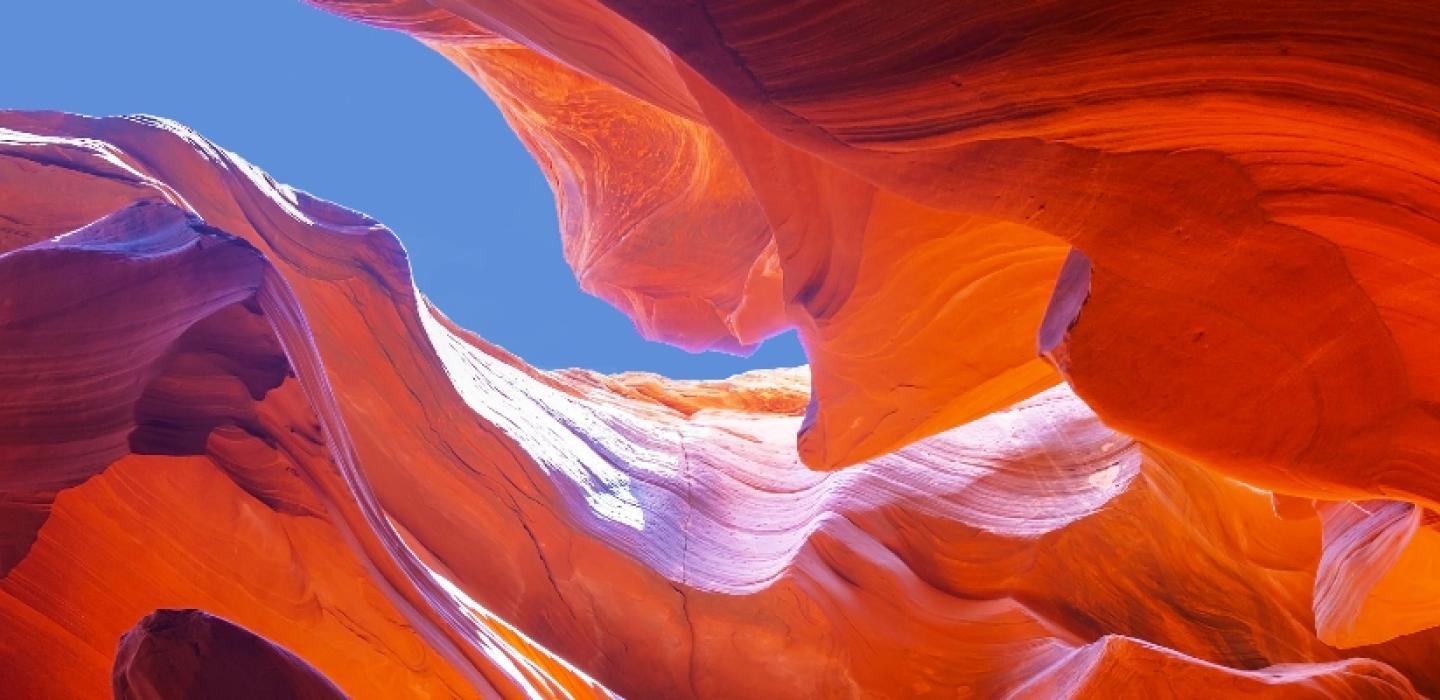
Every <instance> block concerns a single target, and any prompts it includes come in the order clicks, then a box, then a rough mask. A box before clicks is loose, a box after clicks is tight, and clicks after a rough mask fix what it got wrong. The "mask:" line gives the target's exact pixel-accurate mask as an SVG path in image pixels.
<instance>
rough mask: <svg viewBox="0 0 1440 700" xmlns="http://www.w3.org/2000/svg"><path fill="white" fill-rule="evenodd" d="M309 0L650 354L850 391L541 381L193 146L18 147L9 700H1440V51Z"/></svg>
mask: <svg viewBox="0 0 1440 700" xmlns="http://www.w3.org/2000/svg"><path fill="white" fill-rule="evenodd" d="M319 4H320V5H321V6H323V7H325V8H326V9H330V10H332V11H336V12H339V13H341V14H345V15H348V16H351V17H355V18H357V19H360V20H361V21H365V22H369V23H372V24H376V25H380V26H384V27H387V28H391V29H399V30H402V31H406V32H409V33H411V34H413V35H415V36H417V37H419V38H420V39H421V40H423V41H424V42H426V43H427V44H428V45H430V46H432V47H433V48H434V49H435V50H437V51H439V52H440V53H442V54H444V55H445V56H446V57H448V58H449V59H451V60H452V61H453V62H455V63H456V64H457V65H458V66H459V67H460V68H461V69H463V70H465V71H466V72H468V73H470V74H471V75H472V76H474V77H475V78H476V80H477V82H479V83H480V85H481V86H482V87H483V88H484V89H485V90H486V91H487V92H488V93H489V94H490V95H491V96H492V97H493V98H494V99H495V100H496V102H497V104H498V105H499V106H500V108H501V109H502V110H503V111H504V113H505V114H506V116H507V118H508V119H509V121H510V123H511V124H512V125H513V126H514V127H515V129H516V131H517V133H518V134H519V135H520V137H521V138H522V140H524V141H525V143H526V144H527V146H528V147H529V148H530V149H531V151H532V152H533V153H534V154H535V155H536V158H537V161H538V162H539V163H540V165H541V167H542V168H543V169H544V171H545V172H546V173H547V175H548V176H549V178H550V180H551V183H552V185H553V186H554V188H555V192H556V196H557V202H558V206H559V209H560V220H561V226H562V231H561V235H562V236H563V240H564V253H565V256H566V259H567V261H568V262H569V263H570V264H571V266H572V267H573V268H574V269H575V272H576V275H577V278H578V279H579V281H580V284H581V286H582V287H584V288H585V289H586V290H589V291H591V292H592V293H595V294H597V295H599V296H601V297H603V298H605V299H607V300H608V301H610V302H611V303H613V304H615V305H616V306H617V307H619V308H621V309H622V310H624V311H626V312H627V313H628V314H630V315H631V316H632V318H634V319H635V321H636V326H637V328H638V329H639V331H640V332H642V333H644V334H646V335H647V336H649V337H652V338H655V339H659V340H664V341H667V342H671V343H675V344H677V345H681V346H684V347H687V348H690V349H696V350H698V349H707V348H709V349H723V350H729V351H736V352H744V351H746V350H747V349H748V348H750V347H753V346H754V344H756V343H758V342H760V341H762V340H763V339H764V338H765V337H767V336H769V335H771V334H773V333H775V332H777V331H779V330H781V329H784V328H788V327H795V328H798V329H799V331H800V334H801V337H802V339H803V341H804V343H805V346H806V350H807V354H808V355H809V358H810V360H811V365H810V367H809V368H808V369H793V370H765V371H759V372H754V373H748V374H744V375H740V376H737V377H733V378H731V379H729V380H723V381H715V382H680V381H671V380H667V379H665V378H663V377H657V376H654V375H644V374H624V375H615V376H604V375H598V374H595V373H591V372H587V371H584V370H564V371H556V372H546V371H540V370H537V369H534V368H531V367H529V366H528V365H526V364H525V363H524V361H523V360H522V359H520V358H516V357H513V356H511V355H509V354H507V353H505V352H504V351H503V350H501V349H500V348H497V347H495V346H493V345H491V344H489V343H487V342H485V341H484V340H482V339H480V338H479V337H477V336H475V335H473V334H471V333H469V332H468V331H465V330H464V329H461V328H458V327H457V326H455V325H454V324H453V323H451V322H450V321H448V320H447V319H446V318H445V317H444V316H443V315H441V314H440V313H439V312H438V311H437V310H435V309H434V308H433V307H432V306H431V305H430V304H429V303H428V302H427V301H426V300H425V298H424V297H423V296H422V295H421V294H420V293H419V292H418V291H417V290H416V288H415V286H414V284H413V282H412V280H411V278H410V273H409V268H408V264H407V261H406V258H405V254H404V250H403V248H402V247H401V246H400V244H399V242H398V240H397V239H396V237H395V236H394V235H393V234H392V233H391V232H390V231H389V230H387V229H385V228H384V227H383V226H382V225H381V224H379V223H378V222H376V221H374V220H372V219H370V218H368V217H365V216H364V215H362V214H359V213H357V212H354V211H352V210H349V209H345V208H343V207H340V206H338V205H335V204H332V203H329V202H325V201H322V200H320V199H317V198H315V197H312V196H310V195H308V194H306V193H304V192H300V191H298V190H294V189H292V188H289V187H286V186H284V185H281V184H278V183H276V182H275V181H273V180H272V179H271V178H269V177H268V176H267V175H265V174H264V173H263V172H261V171H260V170H258V169H257V168H255V167H254V166H252V165H250V164H249V163H247V162H245V161H244V160H243V159H241V158H240V157H239V156H237V155H235V154H232V153H229V152H227V151H225V150H224V149H222V148H220V147H218V146H216V145H214V144H212V143H210V142H208V141H206V140H205V139H203V138H202V137H200V136H199V135H197V134H195V133H194V132H192V131H190V130H188V129H186V128H185V127H183V126H180V125H178V124H175V123H173V122H169V121H166V120H163V119H156V118H151V117H126V118H107V119H92V118H87V117H79V116H74V115H65V114H57V113H23V112H6V113H0V382H3V386H5V387H6V392H5V393H4V394H3V395H0V619H3V620H4V621H5V623H6V626H7V632H6V634H5V635H3V636H0V669H3V670H4V674H3V675H4V678H5V679H6V683H7V686H8V688H7V689H8V690H9V691H10V692H12V693H15V694H17V695H19V696H21V697H37V698H46V697H57V698H58V697H90V696H96V695H101V696H103V695H104V694H105V693H106V692H109V690H107V689H110V688H112V669H113V670H114V673H115V674H117V675H115V676H113V679H115V680H114V682H115V683H119V680H118V679H120V678H130V679H135V681H136V682H135V683H132V684H131V685H130V686H127V687H140V685H143V683H141V682H140V679H146V678H155V677H158V675H157V673H158V672H157V671H155V669H154V668H152V667H149V666H146V665H145V664H143V663H139V661H140V658H139V655H138V654H137V648H138V647H137V645H142V646H143V645H144V644H162V645H164V644H171V645H174V644H175V639H179V640H181V641H183V640H184V639H189V637H186V636H185V635H180V636H179V637H175V639H171V640H170V641H160V640H161V639H162V638H165V637H164V635H159V636H158V637H157V636H156V634H154V633H155V632H157V631H163V630H160V629H159V628H157V627H156V624H157V621H161V620H163V619H169V618H167V617H166V615H169V614H170V613H157V615H159V617H151V618H146V619H147V620H148V621H149V622H147V623H145V624H144V625H142V630H141V632H136V633H133V634H132V635H131V636H128V637H126V641H125V642H124V643H123V644H121V646H120V648H119V658H118V659H117V647H116V644H117V640H120V639H121V636H122V634H125V633H126V631H127V630H130V629H131V628H132V626H133V625H134V624H135V621H136V620H138V619H141V618H144V617H145V616H146V615H148V614H150V613H151V611H154V610H156V609H190V608H194V609H198V610H204V611H207V613H208V615H206V614H203V613H198V612H197V613H192V614H189V617H187V618H186V619H187V620H189V622H186V623H185V624H187V625H188V624H190V622H196V621H198V622H196V624H198V625H199V626H200V628H203V630H201V631H204V630H209V631H205V632H204V634H212V633H213V634H215V635H221V636H223V637H224V638H225V639H231V640H232V641H233V640H239V639H241V638H243V639H244V642H243V644H242V643H240V642H238V641H236V642H235V644H236V645H238V646H236V647H235V648H236V649H239V648H240V647H243V648H244V649H245V650H248V651H243V652H242V651H236V652H234V653H231V652H229V651H224V650H226V649H230V648H231V647H230V646H227V644H229V643H228V642H227V643H226V644H218V645H210V646H207V645H206V644H199V643H198V642H197V644H198V646H189V645H186V647H187V648H189V649H191V650H192V651H196V652H197V653H198V652H207V653H205V654H200V656H203V657H204V659H203V660H201V659H199V657H197V658H196V659H190V660H188V661H185V662H184V663H183V664H182V665H183V666H185V667H186V668H192V669H200V668H210V669H215V670H217V672H218V673H220V674H221V675H219V676H216V677H219V678H225V677H228V676H225V675H224V674H234V673H240V672H241V669H246V668H255V666H254V665H253V664H256V663H263V664H270V667H272V668H285V669H289V670H286V671H284V672H280V671H277V672H275V673H274V674H267V677H268V678H270V679H271V680H275V681H276V682H277V683H278V682H281V681H283V680H284V679H285V678H290V679H292V680H295V679H301V678H303V679H305V680H296V683H299V684H300V685H303V686H304V687H305V688H312V689H320V688H323V689H324V690H318V691H317V692H321V693H326V692H332V691H333V692H334V693H343V694H345V695H348V696H350V697H411V696H414V697H505V698H510V697H609V696H612V695H624V696H630V697H704V698H709V697H837V698H839V697H897V698H898V697H907V698H909V697H937V698H938V697H946V698H949V697H956V696H961V697H1018V698H1032V697H1033V698H1052V697H1097V698H1098V697H1116V696H1123V695H1140V694H1144V695H1157V696H1163V697H1195V696H1206V697H1210V696H1215V695H1244V696H1251V695H1262V696H1273V697H1316V696H1321V697H1342V698H1346V697H1348V698H1370V697H1394V698H1408V697H1422V696H1434V695H1436V694H1440V670H1437V669H1436V667H1435V665H1434V661H1433V660H1434V658H1435V654H1436V652H1437V650H1440V632H1437V631H1436V629H1435V627H1434V625H1435V623H1436V622H1437V620H1440V609H1437V608H1436V606H1435V604H1434V602H1433V600H1432V599H1433V598H1434V592H1435V591H1436V590H1437V588H1436V587H1437V585H1440V584H1437V581H1440V570H1437V568H1436V564H1435V562H1436V561H1437V558H1436V556H1437V555H1436V548H1437V546H1440V544H1437V543H1440V539H1437V538H1440V534H1437V523H1436V516H1435V514H1434V513H1435V510H1436V508H1437V504H1440V479H1437V478H1436V477H1437V474H1436V464H1440V461H1437V457H1440V438H1437V437H1436V436H1437V435H1440V410H1437V409H1436V407H1437V406H1440V365H1437V363H1436V362H1435V360H1434V358H1433V357H1432V355H1433V352H1430V351H1431V350H1433V349H1434V340H1433V339H1434V338H1435V337H1436V331H1437V330H1440V323H1437V321H1440V304H1437V302H1436V299H1440V283H1437V281H1436V280H1440V252H1437V241H1440V224H1437V221H1440V184H1437V183H1440V157H1437V154H1440V143H1437V141H1440V136H1437V134H1440V113H1437V111H1436V105H1440V79H1437V77H1436V76H1440V52H1437V51H1436V50H1435V47H1436V46H1440V15H1436V13H1434V12H1433V9H1432V8H1429V7H1428V6H1427V5H1426V4H1425V3H1415V2H1403V1H1402V2H1390V3H1381V4H1379V5H1375V6H1374V7H1368V8H1366V9H1365V11H1363V12H1361V11H1358V10H1357V9H1356V8H1355V7H1354V6H1352V5H1349V4H1345V3H1325V2H1321V3H1316V2H1290V1H1289V0H1282V1H1280V2H1275V3H1270V4H1269V5H1267V6H1266V7H1263V8H1258V7H1256V6H1255V5H1254V3H1240V2H1229V1H1228V0H1216V1H1215V2H1208V3H1200V4H1195V3H1189V4H1187V3H1169V2H1166V3H1159V4H1156V3H1148V4H1147V3H1133V2H1125V1H1120V0H1116V1H1115V2H1105V3H1100V4H1087V5H1083V6H1082V5H1075V4H1072V5H1063V4H1054V3H1050V4H1045V3H1021V4H1011V5H1007V6H1004V7H995V6H981V4H976V3H968V2H955V3H933V2H919V1H916V2H901V3H898V4H897V3H874V2H863V1H860V0H856V1H854V2H851V1H843V2H832V1H829V0H827V1H825V2H820V1H819V0H816V1H815V2H809V1H802V2H794V3H787V4H783V5H775V4H773V3H755V2H750V1H748V0H689V1H677V2H671V3H653V2H630V1H629V0H535V1H534V2H527V3H523V4H522V3H514V2H505V1H502V0H464V1H463V2H447V3H435V4H434V5H431V4H430V3H428V2H424V1H422V0H407V1H400V2H397V1H387V0H374V1H371V0H323V1H322V2H319ZM1062 380H1063V381H1062ZM797 435H798V441H797V438H796V436H797ZM77 611H79V612H78V613H77ZM219 618H223V620H226V621H229V623H224V622H222V621H221V620H220V619H219ZM230 623H233V625H238V626H239V628H243V629H244V630H249V631H250V632H251V633H253V634H254V635H258V636H250V635H249V633H244V632H243V631H242V630H240V629H238V628H235V627H231V626H230ZM146 625H148V627H147V626H146ZM160 627H164V628H165V629H169V630H170V631H172V632H173V631H175V629H178V628H170V627H166V626H165V625H161V626H160ZM186 629H189V628H188V627H187V628H186ZM197 629H199V628H197ZM147 630H148V631H147ZM192 631H194V630H192ZM185 634H190V632H186V633H185ZM196 634H200V632H196ZM234 635H241V636H234ZM172 636H173V635H172ZM191 636H192V637H194V636H195V635H193V634H192V635H191ZM202 636H203V635H202ZM195 638H196V639H199V637H195ZM207 638H210V637H207ZM214 638H215V639H218V638H219V637H214ZM176 648H177V649H180V647H178V646H177V647H176ZM280 649H284V650H288V651H285V652H282V651H279V650H280ZM217 650H219V651H217ZM180 651H184V649H180ZM202 661H203V663H202ZM177 663H178V662H177ZM312 669H313V670H312ZM292 671H293V672H294V673H298V674H299V675H297V676H293V677H292V676H288V675H285V674H289V673H291V672H292ZM197 677H198V676H197ZM127 682H128V681H127ZM145 682H150V681H145ZM115 687H116V688H118V687H119V686H118V685H117V686H115ZM145 687H147V688H156V689H157V690H156V691H155V692H156V693H158V695H159V696H171V695H174V694H176V693H183V691H182V690H179V689H178V686H174V687H172V686H165V685H153V684H152V685H149V686H145ZM299 688H300V686H294V690H295V692H297V693H298V692H301V691H300V690H299ZM127 692H128V691H127ZM146 692H149V691H146ZM275 692H288V691H285V690H283V689H282V690H277V691H275Z"/></svg>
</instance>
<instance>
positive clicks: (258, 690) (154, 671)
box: [113, 610, 345, 700]
mask: <svg viewBox="0 0 1440 700" xmlns="http://www.w3.org/2000/svg"><path fill="white" fill-rule="evenodd" d="M113 682H114V689H115V698H116V700H166V699H169V698H195V699H196V700H200V699H201V698H206V699H211V700H226V699H228V698H233V699H235V700H252V699H253V698H296V699H297V700H343V699H344V697H345V696H344V695H343V694H341V692H340V690H339V689H338V688H336V687H335V686H334V685H333V684H331V683H330V681H328V680H326V679H325V677H324V676H321V675H320V674H318V673H316V672H315V669H313V668H310V666H309V665H308V664H306V663H305V662H304V661H303V660H301V659H299V658H298V657H296V656H295V655H294V654H291V653H290V652H288V651H286V650H284V649H281V648H280V647H277V646H275V645H273V644H271V643H270V642H267V641H265V640H264V639H261V638H260V637H257V636H255V635H254V634H252V633H250V632H249V631H248V630H245V629H243V628H240V627H236V626H235V625H233V624H231V623H229V622H226V621H225V620H222V619H220V618H218V617H214V616H212V615H206V614H205V613H203V612H201V611H199V610H157V611H155V612H153V613H151V614H149V615H146V616H145V619H143V620H141V621H140V622H138V623H136V624H135V628H134V629H132V630H130V631H129V632H126V633H125V636H123V637H121V638H120V648H119V650H118V652H117V653H116V658H115V671H114V680H113Z"/></svg>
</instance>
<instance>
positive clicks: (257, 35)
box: [0, 0, 805, 378]
mask: <svg viewBox="0 0 1440 700" xmlns="http://www.w3.org/2000/svg"><path fill="white" fill-rule="evenodd" d="M10 5H11V6H9V7H7V8H6V10H5V21H4V23H3V26H0V65H3V66H5V69H4V70H3V71H0V107H6V108H18V109H60V110H65V111H70V112H80V113H84V114H93V115H103V114H129V113H137V112H143V113H148V114H155V115H159V116H163V117H169V118H171V119H175V120H176V121H179V122H182V123H184V124H187V125H189V126H190V127H192V128H194V129H196V130H198V131H199V132H200V133H202V134H204V135H205V136H206V137H208V138H209V139H210V140H212V141H215V142H216V143H219V144H220V145H222V146H224V147H226V148H228V149H230V150H232V151H235V152H237V153H239V154H241V155H243V156H244V157H245V158H246V159H248V160H250V161H251V162H253V163H255V164H256V165H259V166H260V167H262V168H264V169H265V170H267V171H269V172H270V173H271V174H272V175H274V176H275V178H276V179H277V180H280V181H282V182H287V183H289V184H291V185H294V186H296V187H299V188H301V189H305V190H308V191H309V192H311V193H313V194H315V195H317V196H320V197H324V198H326V199H331V200H334V201H336V202H339V203H341V204H344V205H346V206H349V207H351V208H354V209H359V210H361V211H364V212H366V213H368V214H370V215H371V216H374V217H376V218H378V219H379V220H381V221H383V222H385V224H386V225H388V226H389V227H390V228H391V229H393V230H394V231H395V232H396V233H397V234H398V235H399V236H400V239H401V240H402V241H404V243H405V246H406V248H407V249H408V250H409V251H410V258H411V264H412V265H413V267H414V269H415V275H416V279H417V282H418V284H419V286H420V289H421V290H423V291H424V292H425V293H426V294H427V295H429V296H430V298H431V299H433V300H434V301H435V303H436V304H437V305H439V306H440V308H441V309H442V310H444V311H445V313H446V314H448V315H450V317H451V318H453V319H454V320H455V321H456V322H458V323H460V324H461V325H463V326H465V327H466V328H470V329H472V330H474V331H476V332H478V333H480V334H481V335H482V336H484V337H486V338H488V339H489V340H491V341H493V342H496V343H499V344H500V345H502V346H504V347H506V348H508V349H509V350H511V351H512V352H515V353H517V354H519V355H520V356H521V357H523V358H525V359H526V360H527V361H529V362H531V363H532V364H534V365H536V366H539V367H543V368H558V367H587V368H590V369H596V370H601V371H606V372H614V371H621V370H648V371H653V372H660V373H662V374H666V375H669V376H673V377H694V378H699V377H723V376H728V375H730V374H733V373H736V372H740V371H743V370H746V369H752V368H757V367H779V366H792V365H798V364H802V363H804V361H805V359H804V355H803V354H802V352H801V350H800V346H799V343H798V342H797V341H796V340H795V337H794V334H793V333H787V334H785V335H783V336H779V337H776V338H773V339H771V340H770V341H769V342H767V343H766V344H765V345H764V346H763V347H761V349H760V350H759V351H757V352H756V353H755V354H754V355H753V356H751V357H749V358H738V357H733V356H729V355H724V354H720V353H702V354H698V355H697V354H690V353H687V352H685V351H683V350H679V349H676V348H672V347H670V346H667V345H662V344H659V343H651V342H648V341H646V340H644V339H643V338H641V337H640V336H639V334H637V333H636V332H635V329H634V327H633V326H632V325H631V324H630V321H629V319H627V318H626V317H625V316H624V315H623V314H621V313H620V312H618V311H616V310H615V309H613V308H611V307H610V306H609V305H608V304H606V303H605V302H602V301H600V300H599V299H595V298H593V297H591V296H589V295H586V294H585V293H583V292H581V291H580V289H579V287H578V286H577V285H576V283H575V279H574V277H573V276H572V275H571V274H570V270H569V268H567V267H566V266H565V263H564V260H563V259H562V258H561V255H560V236H559V232H558V230H557V228H556V222H555V209H554V204H553V202H552V200H551V195H550V190H549V187H548V186H547V185H546V183H545V180H544V177H543V176H542V175H541V174H540V171H539V168H538V167H537V166H536V165H535V163H534V162H533V161H532V160H531V158H530V155H529V154H528V153H526V152H525V150H524V148H523V147H521V145H520V143H519V141H518V140H517V139H516V138H515V136H514V134H513V133H511V131H510V129H509V127H507V126H506V125H505V122H504V121H503V120H502V119H501V117H500V115H499V113H498V112H497V111H496V110H495V108H494V106H492V105H491V104H490V101H489V100H488V99H487V98H486V97H485V94H484V93H483V92H482V91H481V90H480V88H479V87H477V86H475V85H474V84H473V83H471V81H470V79H469V78H468V77H466V76H465V75H464V74H462V73H461V72H460V71H459V70H458V69H456V68H455V67H453V66H451V65H450V63H449V62H447V61H445V60H444V59H442V58H440V57H439V56H438V55H436V54H434V53H433V52H431V51H430V50H429V49H427V48H425V47H424V46H422V45H420V44H419V43H418V42H416V41H414V40H411V39H409V38H408V37H406V36H404V35H401V34H398V33H395V32H388V31H384V30H380V29H375V28H371V27H366V26H363V25H360V24H357V23H354V22H350V21H348V20H344V19H341V18H339V17H334V16H331V15H328V14H326V13H324V12H321V11H319V10H316V9H314V8H311V7H309V6H306V5H304V4H302V3H300V2H299V0H248V1H246V2H213V1H210V0H202V1H197V0H141V1H138V2H123V1H115V0H83V1H78V2H77V1H73V0H45V1H44V2H19V3H11V4H10Z"/></svg>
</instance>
